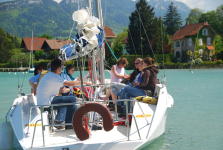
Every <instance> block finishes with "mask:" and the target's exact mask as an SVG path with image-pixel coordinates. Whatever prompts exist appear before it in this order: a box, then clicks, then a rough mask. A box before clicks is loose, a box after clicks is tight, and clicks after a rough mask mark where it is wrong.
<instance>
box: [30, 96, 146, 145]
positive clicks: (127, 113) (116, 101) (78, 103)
mask: <svg viewBox="0 0 223 150" xmlns="http://www.w3.org/2000/svg"><path fill="white" fill-rule="evenodd" d="M92 102H95V103H104V104H107V103H109V102H113V103H114V105H115V110H114V111H113V115H114V116H113V120H114V122H117V121H124V122H125V126H126V129H127V140H128V141H129V138H130V135H129V134H130V124H131V123H130V119H129V117H132V119H133V120H134V122H135V125H136V129H137V133H138V136H139V139H140V140H141V135H140V132H139V128H138V124H137V121H136V118H135V116H134V115H133V113H132V112H129V104H128V103H130V102H132V103H134V102H135V99H118V100H101V99H95V100H94V101H84V102H83V101H80V102H75V103H60V104H51V105H35V106H32V107H31V109H30V112H29V113H30V114H29V116H30V117H29V122H28V124H29V123H30V122H31V113H32V111H33V109H35V108H39V110H40V116H41V118H40V119H38V120H36V121H35V124H34V131H33V135H32V143H31V148H32V147H33V142H34V137H35V132H36V127H37V123H38V122H42V123H41V126H42V129H41V130H42V131H41V132H42V140H43V146H45V135H44V130H45V127H47V126H49V127H50V129H51V132H53V131H54V129H53V127H54V126H60V125H57V124H55V123H54V116H53V115H54V114H53V110H54V107H58V106H71V105H82V104H86V103H92ZM118 102H124V103H125V110H126V112H125V116H126V118H125V119H120V118H119V117H118V110H117V104H118ZM132 105H134V104H132ZM130 106H131V105H130ZM131 107H133V106H131ZM46 109H48V110H49V109H50V113H51V115H52V116H51V117H52V118H51V119H52V120H51V121H52V122H51V123H49V124H43V112H44V111H46ZM142 112H143V110H142ZM143 113H144V112H143ZM88 123H89V124H97V123H102V121H101V120H94V119H93V120H91V121H89V122H88ZM147 124H148V125H149V124H150V123H149V122H148V123H147ZM64 125H72V123H64ZM26 134H29V125H28V129H27V133H26Z"/></svg>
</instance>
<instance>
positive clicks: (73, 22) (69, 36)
mask: <svg viewBox="0 0 223 150" xmlns="http://www.w3.org/2000/svg"><path fill="white" fill-rule="evenodd" d="M74 24H75V22H73V25H72V28H71V30H70V34H69V37H68V39H69V40H70V37H71V34H72V32H73V30H74Z"/></svg>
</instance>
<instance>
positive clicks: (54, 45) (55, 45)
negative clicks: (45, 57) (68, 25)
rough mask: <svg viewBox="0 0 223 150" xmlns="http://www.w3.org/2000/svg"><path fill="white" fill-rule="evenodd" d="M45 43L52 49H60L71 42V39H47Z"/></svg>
mask: <svg viewBox="0 0 223 150" xmlns="http://www.w3.org/2000/svg"><path fill="white" fill-rule="evenodd" d="M45 43H46V44H47V45H48V46H49V47H50V49H60V48H61V47H63V46H64V45H67V44H70V43H71V40H45V42H44V44H45Z"/></svg>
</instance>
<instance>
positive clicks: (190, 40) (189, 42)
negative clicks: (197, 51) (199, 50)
mask: <svg viewBox="0 0 223 150" xmlns="http://www.w3.org/2000/svg"><path fill="white" fill-rule="evenodd" d="M187 42H188V46H192V39H191V38H189V39H188V41H187Z"/></svg>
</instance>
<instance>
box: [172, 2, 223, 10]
mask: <svg viewBox="0 0 223 150" xmlns="http://www.w3.org/2000/svg"><path fill="white" fill-rule="evenodd" d="M176 1H180V2H183V3H185V4H187V5H188V6H189V7H190V8H200V9H201V10H204V11H210V10H215V9H216V8H217V7H218V6H220V5H223V0H176Z"/></svg>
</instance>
